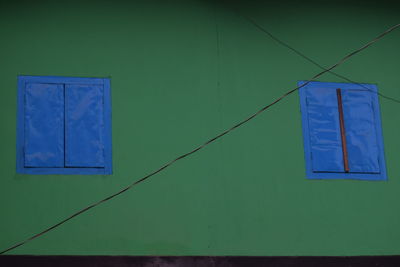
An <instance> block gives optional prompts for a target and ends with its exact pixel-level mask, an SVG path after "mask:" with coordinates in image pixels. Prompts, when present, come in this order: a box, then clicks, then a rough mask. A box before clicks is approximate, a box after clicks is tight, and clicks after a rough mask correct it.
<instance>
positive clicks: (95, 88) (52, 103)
mask: <svg viewBox="0 0 400 267" xmlns="http://www.w3.org/2000/svg"><path fill="white" fill-rule="evenodd" d="M17 135H18V136H17V171H18V172H19V173H28V174H111V172H112V166H111V103H110V81H109V79H101V78H67V77H41V76H40V77H39V76H19V77H18V129H17Z"/></svg>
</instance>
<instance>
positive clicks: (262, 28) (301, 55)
mask: <svg viewBox="0 0 400 267" xmlns="http://www.w3.org/2000/svg"><path fill="white" fill-rule="evenodd" d="M236 13H237V14H239V15H240V16H241V17H243V18H244V19H246V20H247V21H248V22H250V23H251V24H252V25H253V26H255V27H256V28H257V29H259V30H260V31H261V32H263V33H265V34H266V35H267V36H269V37H270V38H271V39H272V40H274V41H276V42H277V43H278V44H280V45H282V46H284V47H286V48H288V49H289V50H292V51H293V52H294V53H296V54H297V55H299V56H300V57H302V58H304V59H305V60H307V61H308V62H310V63H312V64H314V65H315V66H317V67H318V68H320V69H322V70H326V68H325V67H324V66H322V65H321V64H319V63H318V62H316V61H315V60H313V59H312V58H310V57H309V56H307V55H305V54H304V53H303V52H301V51H299V50H298V49H296V48H294V47H293V46H291V45H289V44H288V43H286V42H284V41H282V40H281V39H279V38H278V37H277V36H275V35H274V34H272V33H271V32H270V31H269V30H267V29H266V28H265V27H263V26H261V25H260V24H258V23H257V22H256V21H255V20H253V19H252V18H250V17H248V16H246V15H243V14H241V13H240V12H238V11H237V10H236ZM329 73H331V74H332V75H335V76H336V77H338V78H340V79H342V80H345V81H348V82H350V83H353V84H356V85H358V86H361V87H362V88H364V89H366V90H368V91H370V92H373V93H376V94H378V95H379V96H380V97H383V98H386V99H388V100H391V101H393V102H396V103H399V104H400V100H398V99H395V98H393V97H390V96H387V95H384V94H382V93H380V92H376V91H373V90H371V89H370V88H368V87H366V86H365V85H363V84H361V83H359V82H355V81H353V80H351V79H349V78H348V77H346V76H344V75H342V74H339V73H337V72H334V71H329Z"/></svg>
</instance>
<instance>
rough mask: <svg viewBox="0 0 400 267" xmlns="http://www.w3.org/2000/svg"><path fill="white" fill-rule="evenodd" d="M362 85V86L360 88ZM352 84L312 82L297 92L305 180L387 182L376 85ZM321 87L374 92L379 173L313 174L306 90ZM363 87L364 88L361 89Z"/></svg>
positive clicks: (373, 103)
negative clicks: (298, 96) (366, 89)
mask: <svg viewBox="0 0 400 267" xmlns="http://www.w3.org/2000/svg"><path fill="white" fill-rule="evenodd" d="M306 82H307V81H299V82H298V83H297V85H298V86H302V85H303V84H304V83H306ZM360 85H362V86H360ZM360 85H359V84H354V83H336V82H316V81H312V82H310V83H308V84H307V85H305V86H303V87H301V88H300V90H299V95H300V112H301V119H302V131H303V146H304V158H305V163H306V178H308V179H354V180H370V181H385V180H387V173H386V161H385V153H384V143H383V134H382V122H381V113H380V105H379V97H378V87H377V85H376V84H366V83H362V84H360ZM318 86H323V87H324V88H329V89H330V88H332V89H337V88H340V89H342V90H348V89H352V90H365V87H366V88H368V89H369V90H371V91H373V92H375V94H374V95H373V96H371V98H372V106H373V114H374V119H375V129H376V136H377V145H378V151H379V152H378V153H379V154H378V160H379V167H380V173H344V172H343V173H339V172H337V173H335V172H314V171H313V169H312V158H311V152H312V151H311V143H310V128H309V124H308V121H309V120H308V107H307V102H306V101H307V94H306V90H307V88H312V87H318ZM363 86H364V87H363Z"/></svg>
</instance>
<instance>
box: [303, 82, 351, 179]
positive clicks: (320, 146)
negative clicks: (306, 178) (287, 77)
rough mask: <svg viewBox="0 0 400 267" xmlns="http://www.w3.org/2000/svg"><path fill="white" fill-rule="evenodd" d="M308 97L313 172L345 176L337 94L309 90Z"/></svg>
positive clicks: (321, 89) (319, 89) (321, 88)
mask: <svg viewBox="0 0 400 267" xmlns="http://www.w3.org/2000/svg"><path fill="white" fill-rule="evenodd" d="M306 97H307V111H308V124H309V129H310V132H309V134H310V145H311V158H312V170H313V171H314V172H343V171H344V169H343V152H342V143H341V137H340V128H339V127H340V126H339V113H338V105H337V99H336V91H335V90H334V89H330V88H323V87H319V88H310V89H308V90H307V96H306Z"/></svg>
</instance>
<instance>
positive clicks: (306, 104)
mask: <svg viewBox="0 0 400 267" xmlns="http://www.w3.org/2000/svg"><path fill="white" fill-rule="evenodd" d="M303 83H304V81H303V82H300V83H299V85H301V84H303ZM377 90H378V89H377V87H376V85H372V84H362V86H360V85H358V84H348V83H325V82H310V83H309V84H307V85H306V86H304V87H302V88H300V103H301V112H302V122H303V137H304V150H305V159H306V173H307V177H308V178H310V179H360V180H386V179H387V178H386V167H385V158H384V151H383V138H382V129H381V120H380V111H379V101H378V94H377Z"/></svg>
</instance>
